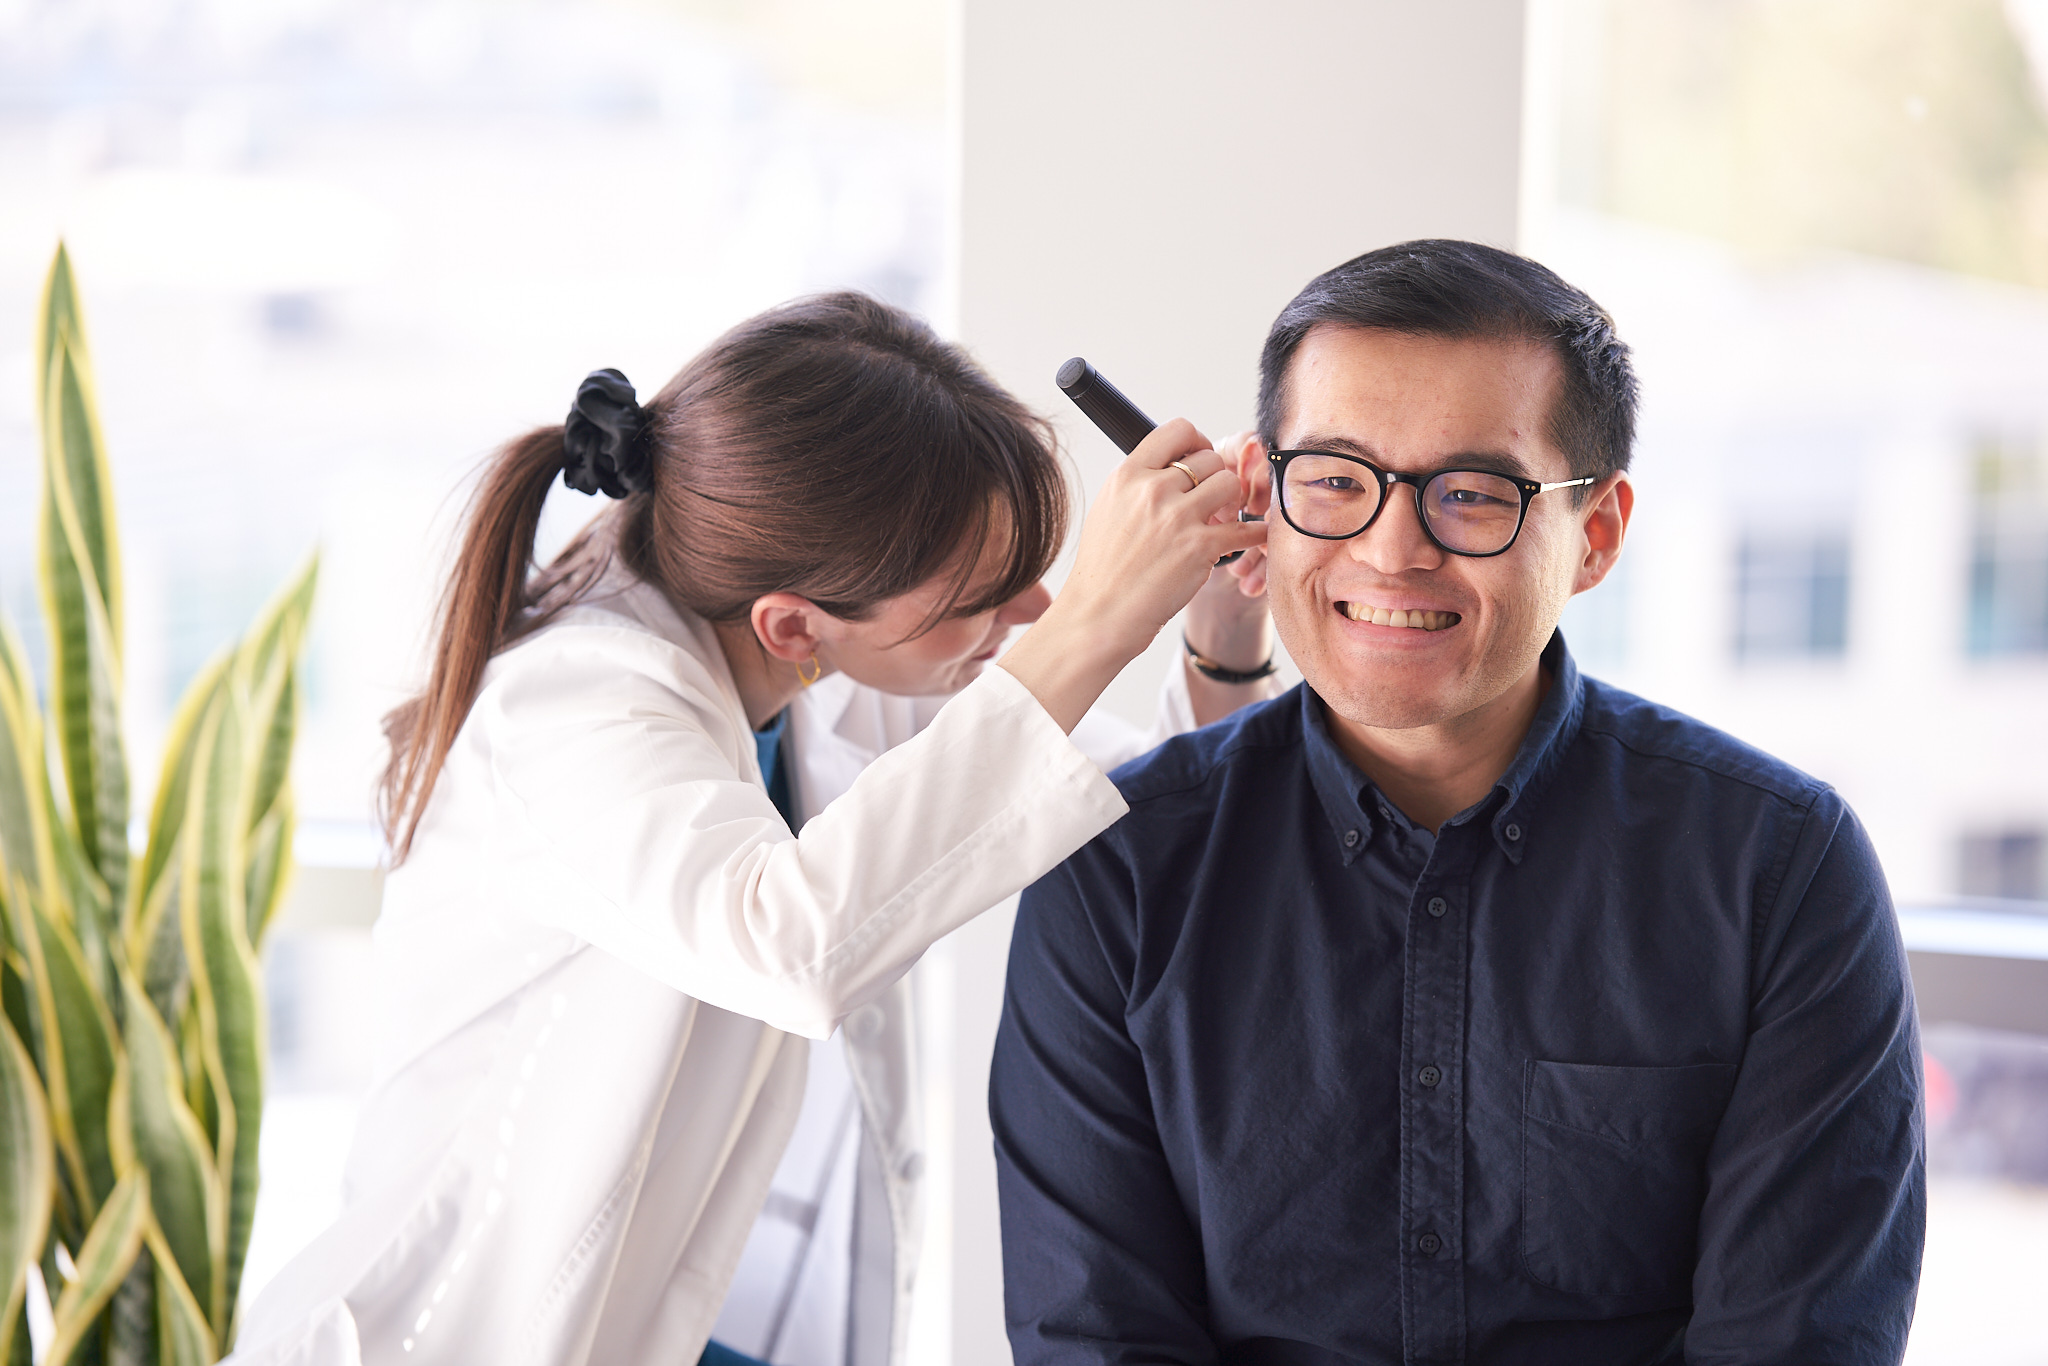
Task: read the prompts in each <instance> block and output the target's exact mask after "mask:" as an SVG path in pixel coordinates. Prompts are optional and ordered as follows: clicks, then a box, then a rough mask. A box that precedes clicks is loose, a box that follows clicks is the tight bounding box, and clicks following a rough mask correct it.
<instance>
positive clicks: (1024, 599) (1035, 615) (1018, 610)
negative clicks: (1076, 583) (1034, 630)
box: [996, 583, 1052, 626]
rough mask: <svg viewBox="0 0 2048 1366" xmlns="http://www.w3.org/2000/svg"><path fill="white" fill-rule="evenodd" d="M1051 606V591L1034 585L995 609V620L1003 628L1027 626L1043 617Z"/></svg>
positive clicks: (1036, 584)
mask: <svg viewBox="0 0 2048 1366" xmlns="http://www.w3.org/2000/svg"><path fill="white" fill-rule="evenodd" d="M1051 605H1052V590H1051V589H1049V588H1047V587H1046V586H1045V585H1044V584H1043V583H1034V584H1032V585H1031V586H1030V587H1029V588H1027V589H1025V590H1024V591H1023V592H1021V593H1019V594H1018V595H1017V596H1016V597H1014V598H1011V599H1010V600H1009V601H1008V602H1006V603H1004V604H1003V605H1002V606H1001V607H998V608H997V609H996V620H997V621H998V622H1000V623H1001V624H1002V625H1004V626H1029V625H1030V624H1031V623H1032V622H1034V621H1037V620H1038V619H1039V618H1040V617H1042V616H1044V615H1045V609H1046V608H1048V607H1050V606H1051Z"/></svg>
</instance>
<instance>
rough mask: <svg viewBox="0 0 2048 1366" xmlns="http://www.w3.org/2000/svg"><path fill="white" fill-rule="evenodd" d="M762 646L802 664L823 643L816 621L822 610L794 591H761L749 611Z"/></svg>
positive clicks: (756, 635)
mask: <svg viewBox="0 0 2048 1366" xmlns="http://www.w3.org/2000/svg"><path fill="white" fill-rule="evenodd" d="M747 615H748V620H749V621H750V622H751V623H752V625H753V627H754V638H755V639H756V640H758V641H760V642H761V648H762V649H764V650H766V651H767V652H768V653H769V654H771V655H773V656H775V658H777V659H780V660H782V661H784V662H785V663H789V664H801V663H803V662H804V661H805V660H807V659H809V658H810V657H811V656H812V655H813V654H815V653H817V650H818V647H819V646H820V645H822V644H823V643H824V639H823V637H821V636H820V635H819V634H818V632H817V630H816V626H817V621H818V618H819V617H822V616H823V615H824V611H823V609H822V608H820V607H819V606H818V605H817V604H815V603H813V602H812V601H811V600H810V599H809V598H800V597H798V596H797V595H796V594H794V593H763V594H762V595H761V596H760V597H758V598H755V599H754V607H753V610H752V611H751V612H749V613H748V614H747Z"/></svg>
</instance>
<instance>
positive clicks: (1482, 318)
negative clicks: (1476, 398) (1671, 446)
mask: <svg viewBox="0 0 2048 1366" xmlns="http://www.w3.org/2000/svg"><path fill="white" fill-rule="evenodd" d="M1324 323H1328V324H1330V325H1331V326H1334V327H1356V328H1365V329H1372V330H1378V331H1384V332H1403V333H1407V334H1409V335H1411V336H1433V337H1451V338H1468V337H1469V338H1484V339H1488V340H1503V341H1505V340H1511V339H1517V338H1526V339H1527V340H1530V341H1534V342H1540V343H1542V344H1543V345H1545V346H1548V347H1549V348H1550V349H1551V352H1552V354H1554V355H1555V356H1556V357H1557V360H1558V365H1559V368H1560V369H1561V370H1562V371H1563V375H1564V379H1563V383H1562V384H1561V386H1560V387H1559V391H1558V394H1557V397H1556V400H1555V402H1554V403H1553V404H1552V406H1551V412H1550V433H1549V435H1550V439H1551V442H1552V443H1553V444H1555V445H1556V446H1557V448H1558V449H1559V450H1560V451H1562V452H1564V456H1565V459H1566V460H1568V461H1570V462H1571V470H1572V474H1573V475H1574V476H1583V475H1595V476H1601V475H1607V474H1612V473H1613V472H1614V471H1616V470H1625V469H1627V468H1628V461H1629V455H1630V453H1631V452H1632V450H1633V449H1634V446H1635V438H1636V376H1635V369H1634V367H1633V366H1632V365H1630V363H1629V351H1628V347H1627V346H1625V345H1623V344H1622V341H1621V338H1619V337H1617V336H1616V335H1615V333H1614V319H1612V318H1610V317H1608V316H1607V310H1606V309H1604V308H1602V307H1600V305H1598V304H1596V303H1594V302H1593V301H1592V300H1591V299H1589V298H1588V297H1586V294H1585V293H1584V291H1582V290H1579V289H1576V288H1574V287H1573V286H1571V285H1568V284H1566V283H1565V282H1564V281H1563V280H1562V279H1560V278H1559V277H1558V275H1557V273H1556V272H1555V271H1552V270H1550V269H1548V268H1547V267H1544V266H1540V265H1538V264H1536V263H1535V262H1534V261H1531V260H1529V259H1528V258H1527V257H1525V256H1517V255H1515V254H1514V253H1513V252H1511V251H1502V250H1500V249H1499V248H1498V247H1488V246H1481V245H1480V244H1479V243H1477V242H1459V241H1453V240H1450V239H1446V238H1429V239H1425V240H1421V241H1415V242H1401V243H1397V244H1396V245H1394V246H1391V247H1381V248H1380V249H1379V250H1377V251H1369V252H1367V253H1366V254H1365V255H1363V256H1357V257H1353V258H1352V259H1351V260H1349V261H1346V262H1345V263H1344V264H1343V265H1341V266H1338V267H1337V268H1335V269H1334V270H1326V271H1324V272H1323V273H1322V274H1321V275H1318V276H1317V277H1316V278H1315V279H1313V280H1311V281H1309V282H1308V285H1307V287H1306V288H1304V289H1303V290H1302V291H1301V293H1299V294H1297V295H1295V296H1294V301H1293V302H1292V303H1290V304H1288V305H1287V307H1285V308H1283V309H1281V310H1280V316H1279V317H1278V318H1275V319H1274V320H1273V329H1272V331H1270V332H1268V333H1267V334H1266V345H1265V349H1264V350H1263V351H1262V352H1261V353H1260V355H1259V432H1260V435H1261V436H1263V437H1264V439H1265V440H1266V442H1267V444H1268V445H1269V446H1270V445H1271V444H1272V443H1273V442H1275V441H1276V440H1277V439H1278V438H1279V435H1280V417H1281V410H1282V408H1283V407H1284V406H1285V404H1286V399H1287V395H1286V385H1287V370H1288V366H1289V365H1290V364H1291V363H1292V361H1293V360H1294V352H1295V350H1296V348H1298V347H1299V346H1300V345H1301V342H1302V338H1304V337H1306V336H1307V335H1308V334H1309V330H1310V329H1311V328H1314V327H1316V326H1318V325H1319V324H1324Z"/></svg>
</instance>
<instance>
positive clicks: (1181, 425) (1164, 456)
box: [1125, 417, 1216, 470]
mask: <svg viewBox="0 0 2048 1366" xmlns="http://www.w3.org/2000/svg"><path fill="white" fill-rule="evenodd" d="M1202 453H1206V454H1208V455H1211V456H1214V455H1215V454H1216V452H1215V451H1213V450H1210V448H1209V438H1208V437H1206V436H1203V435H1202V434H1201V433H1200V432H1198V431H1196V430H1195V424H1194V423H1192V422H1190V421H1188V420H1187V419H1186V418H1184V417H1177V418H1174V419H1173V420H1172V421H1171V422H1162V423H1160V424H1159V425H1158V426H1157V427H1154V428H1153V429H1152V433H1151V435H1149V436H1147V437H1146V438H1145V439H1144V440H1143V441H1140V442H1139V443H1138V446H1137V449H1136V450H1133V451H1132V452H1131V453H1130V455H1129V456H1127V457H1125V458H1126V460H1127V461H1128V462H1129V463H1130V464H1133V465H1141V466H1144V467H1146V468H1149V469H1155V470H1163V469H1165V468H1166V467H1167V466H1168V465H1170V464H1171V463H1173V462H1174V461H1176V460H1186V459H1187V458H1188V457H1189V456H1191V455H1195V454H1202ZM1189 463H1190V464H1193V463H1194V462H1193V461H1189ZM1211 468H1212V469H1213V468H1214V466H1212V467H1211Z"/></svg>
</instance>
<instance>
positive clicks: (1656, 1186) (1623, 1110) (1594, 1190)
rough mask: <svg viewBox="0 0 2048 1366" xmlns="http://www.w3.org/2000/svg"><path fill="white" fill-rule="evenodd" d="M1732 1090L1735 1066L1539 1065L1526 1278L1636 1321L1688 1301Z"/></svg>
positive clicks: (1529, 1154)
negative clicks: (1714, 1149) (1713, 1153)
mask: <svg viewBox="0 0 2048 1366" xmlns="http://www.w3.org/2000/svg"><path fill="white" fill-rule="evenodd" d="M1734 1085H1735V1068H1734V1067H1733V1066H1732V1065H1731V1064H1728V1063H1703V1064H1699V1065H1696V1066H1691V1067H1603V1066H1596V1065H1592V1064H1587V1063H1563V1062H1541V1061H1535V1060H1532V1061H1530V1062H1529V1063H1528V1064H1527V1067H1526V1071H1525V1076H1524V1084H1523V1093H1522V1263H1523V1266H1524V1268H1525V1269H1526V1270H1527V1272H1528V1274H1529V1275H1530V1276H1531V1277H1532V1278H1533V1279H1535V1280H1536V1281H1538V1282H1540V1283H1542V1284H1544V1285H1547V1286H1550V1287H1552V1288H1553V1289H1557V1290H1564V1291H1568V1292H1571V1293H1573V1294H1581V1295H1600V1296H1609V1297H1614V1298H1618V1299H1624V1300H1628V1301H1630V1302H1631V1307H1632V1308H1634V1309H1636V1310H1638V1311H1645V1310H1649V1309H1653V1308H1661V1307H1664V1306H1667V1305H1674V1304H1683V1303H1685V1302H1686V1301H1687V1300H1689V1299H1690V1298H1691V1294H1690V1290H1691V1281H1692V1269H1693V1262H1694V1258H1695V1254H1696V1248H1697V1245H1698V1242H1699V1216H1700V1202H1701V1200H1702V1199H1703V1198H1704V1196H1705V1194H1706V1154H1707V1145H1708V1144H1709V1143H1710V1142H1711V1141H1712V1140H1713V1136H1714V1127H1715V1125H1716V1124H1718V1123H1719V1121H1720V1118H1721V1112H1722V1111H1723V1110H1724V1109H1725V1108H1726V1107H1727V1104H1728V1094H1729V1091H1730V1090H1731V1089H1732V1088H1733V1087H1734ZM1616 1307H1619V1306H1616Z"/></svg>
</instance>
